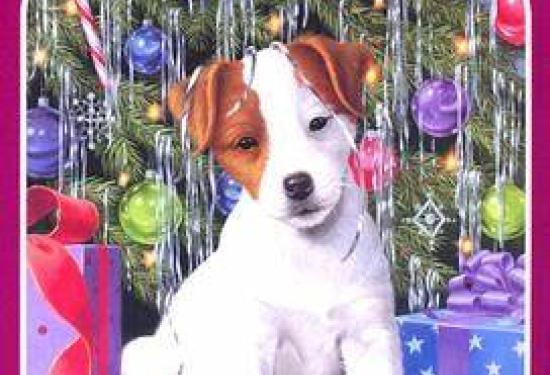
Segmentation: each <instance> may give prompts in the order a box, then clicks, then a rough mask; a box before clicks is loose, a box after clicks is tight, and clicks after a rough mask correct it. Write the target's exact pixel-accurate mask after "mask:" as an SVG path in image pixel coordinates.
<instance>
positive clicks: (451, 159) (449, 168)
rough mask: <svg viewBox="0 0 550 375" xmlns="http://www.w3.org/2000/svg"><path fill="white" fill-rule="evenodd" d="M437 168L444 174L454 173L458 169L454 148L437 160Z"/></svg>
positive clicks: (458, 164)
mask: <svg viewBox="0 0 550 375" xmlns="http://www.w3.org/2000/svg"><path fill="white" fill-rule="evenodd" d="M437 164H438V165H439V168H441V169H443V171H445V172H446V173H451V174H452V173H456V172H457V171H458V168H459V167H460V163H459V161H458V157H457V155H456V151H455V149H454V148H451V149H450V150H449V151H447V152H446V153H445V154H444V155H442V156H441V157H439V159H438V160H437Z"/></svg>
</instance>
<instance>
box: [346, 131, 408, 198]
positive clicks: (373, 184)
mask: <svg viewBox="0 0 550 375" xmlns="http://www.w3.org/2000/svg"><path fill="white" fill-rule="evenodd" d="M398 160H399V159H398V157H397V154H396V153H395V151H394V150H393V149H391V148H388V147H386V146H385V145H384V144H383V143H382V142H381V141H380V139H378V138H376V137H369V138H365V139H364V140H363V142H362V143H361V146H360V147H359V150H358V151H357V152H354V153H352V154H351V155H350V156H349V157H348V165H349V169H350V172H351V176H352V177H353V180H354V181H355V183H356V184H357V186H359V187H361V188H363V189H365V190H367V191H369V192H372V191H377V190H380V189H381V188H382V187H383V186H384V185H385V184H387V183H389V182H391V181H392V180H393V179H394V178H395V176H397V174H398V173H399V162H398Z"/></svg>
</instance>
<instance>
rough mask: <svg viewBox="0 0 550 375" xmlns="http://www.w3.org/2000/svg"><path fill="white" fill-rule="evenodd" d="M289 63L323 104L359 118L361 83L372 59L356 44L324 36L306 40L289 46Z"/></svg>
mask: <svg viewBox="0 0 550 375" xmlns="http://www.w3.org/2000/svg"><path fill="white" fill-rule="evenodd" d="M288 49H289V53H290V56H291V58H292V60H293V61H294V62H295V63H296V64H297V66H298V70H299V71H300V72H301V73H302V75H303V76H304V78H305V79H306V80H307V81H309V82H310V83H311V84H312V85H313V87H314V88H315V92H316V93H317V94H318V95H319V96H320V97H321V100H323V101H324V102H325V103H329V104H331V105H333V106H334V108H335V110H336V111H337V112H339V113H345V114H348V115H350V116H352V117H354V118H357V117H360V116H362V113H363V105H362V100H361V89H362V86H363V79H364V77H365V74H366V72H367V70H368V68H369V66H370V65H372V64H374V58H373V56H372V54H371V53H370V52H369V50H368V49H367V48H366V47H365V46H364V45H363V44H359V43H339V42H337V41H335V40H333V39H330V38H328V37H325V36H318V35H316V36H305V37H301V38H298V39H297V40H296V41H295V42H293V43H291V44H289V45H288Z"/></svg>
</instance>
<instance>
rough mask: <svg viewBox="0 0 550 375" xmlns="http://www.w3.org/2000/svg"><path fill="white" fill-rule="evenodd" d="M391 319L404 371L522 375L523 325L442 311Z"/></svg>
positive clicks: (444, 374) (423, 374)
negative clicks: (398, 332) (396, 329)
mask: <svg viewBox="0 0 550 375" xmlns="http://www.w3.org/2000/svg"><path fill="white" fill-rule="evenodd" d="M436 313H437V315H431V314H429V315H430V316H428V315H426V314H423V313H420V314H411V315H405V316H400V317H398V318H397V322H398V324H399V331H400V336H401V346H402V351H403V368H404V370H405V372H404V373H405V375H522V374H523V373H524V356H525V352H524V350H525V349H524V347H525V343H524V326H523V325H521V324H518V323H517V321H516V320H513V319H511V318H507V317H483V316H479V315H478V316H476V315H473V314H472V315H469V314H467V313H460V314H453V313H450V312H447V311H445V310H441V311H437V312H436Z"/></svg>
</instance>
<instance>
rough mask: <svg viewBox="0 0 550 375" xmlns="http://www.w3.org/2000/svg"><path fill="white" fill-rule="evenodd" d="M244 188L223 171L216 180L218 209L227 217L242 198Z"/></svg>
mask: <svg viewBox="0 0 550 375" xmlns="http://www.w3.org/2000/svg"><path fill="white" fill-rule="evenodd" d="M241 192H242V187H241V185H240V184H239V183H238V182H237V181H235V180H234V179H233V178H232V177H231V176H230V175H229V174H227V173H226V172H225V171H222V172H221V173H220V174H219V175H218V177H217V178H216V207H217V208H218V210H219V211H220V212H221V213H222V215H224V216H227V215H229V214H230V213H231V211H232V210H233V208H234V207H235V205H236V204H237V202H238V201H239V198H240V196H241Z"/></svg>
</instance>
